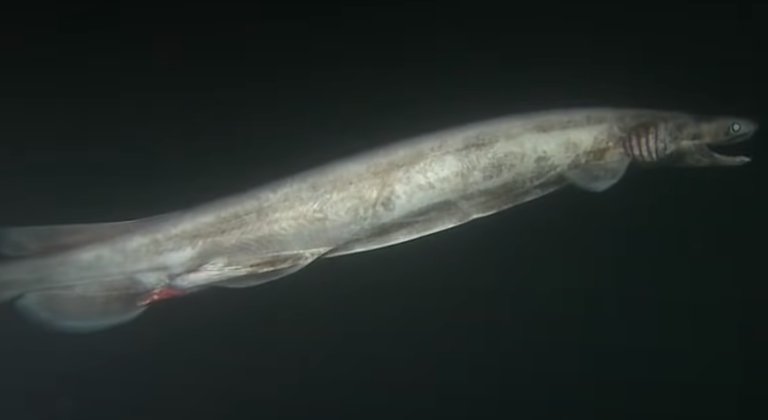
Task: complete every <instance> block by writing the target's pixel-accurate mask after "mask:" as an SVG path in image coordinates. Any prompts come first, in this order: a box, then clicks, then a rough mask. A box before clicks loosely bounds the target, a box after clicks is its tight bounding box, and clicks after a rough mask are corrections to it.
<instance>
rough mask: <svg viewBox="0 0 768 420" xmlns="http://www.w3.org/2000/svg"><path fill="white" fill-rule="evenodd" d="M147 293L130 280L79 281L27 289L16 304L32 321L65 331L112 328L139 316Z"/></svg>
mask: <svg viewBox="0 0 768 420" xmlns="http://www.w3.org/2000/svg"><path fill="white" fill-rule="evenodd" d="M146 293H147V290H146V288H145V287H143V286H142V285H141V284H140V283H138V282H135V281H133V280H123V281H114V282H111V281H110V282H104V283H101V284H98V285H91V284H87V285H79V286H71V287H65V288H57V289H48V290H43V291H38V292H31V293H26V294H24V295H22V296H21V297H19V298H18V299H17V300H16V301H15V304H16V308H17V309H18V310H19V311H20V312H21V314H23V315H24V316H25V317H27V318H28V319H30V320H31V321H33V322H36V323H38V324H42V325H43V326H46V327H48V328H51V329H55V330H60V331H64V332H77V333H87V332H94V331H99V330H104V329H107V328H111V327H114V326H117V325H120V324H123V323H126V322H128V321H130V320H132V319H134V318H136V317H137V316H139V315H140V314H141V313H142V312H143V311H144V310H145V309H146V307H145V306H142V305H140V304H139V302H140V300H141V298H142V297H143V296H144V295H145V294H146Z"/></svg>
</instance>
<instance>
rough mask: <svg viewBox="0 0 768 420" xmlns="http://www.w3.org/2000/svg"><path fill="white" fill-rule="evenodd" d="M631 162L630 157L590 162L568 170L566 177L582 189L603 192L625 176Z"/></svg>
mask: <svg viewBox="0 0 768 420" xmlns="http://www.w3.org/2000/svg"><path fill="white" fill-rule="evenodd" d="M629 162H630V160H629V159H616V160H611V161H604V162H596V163H589V164H587V165H585V166H582V167H579V168H576V169H571V170H570V171H568V172H566V173H565V178H566V179H568V181H569V182H571V183H572V184H574V185H576V186H577V187H579V188H581V189H584V190H587V191H591V192H602V191H605V190H607V189H608V188H610V187H611V186H613V184H615V183H617V182H618V181H619V180H620V179H621V177H622V176H624V173H625V172H626V171H627V167H628V166H629Z"/></svg>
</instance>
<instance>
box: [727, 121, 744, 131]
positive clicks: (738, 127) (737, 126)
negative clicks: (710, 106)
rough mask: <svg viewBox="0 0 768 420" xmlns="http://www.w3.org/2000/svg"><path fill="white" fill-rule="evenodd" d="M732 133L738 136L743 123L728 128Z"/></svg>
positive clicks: (733, 123) (736, 123) (735, 123)
mask: <svg viewBox="0 0 768 420" xmlns="http://www.w3.org/2000/svg"><path fill="white" fill-rule="evenodd" d="M728 129H729V130H730V132H731V134H737V133H738V132H739V131H741V123H739V122H736V121H734V122H732V123H731V126H730V127H729V128H728Z"/></svg>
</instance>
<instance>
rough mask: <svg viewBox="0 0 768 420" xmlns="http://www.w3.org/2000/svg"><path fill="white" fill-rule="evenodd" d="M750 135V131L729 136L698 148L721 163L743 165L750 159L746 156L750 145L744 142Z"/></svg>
mask: <svg viewBox="0 0 768 420" xmlns="http://www.w3.org/2000/svg"><path fill="white" fill-rule="evenodd" d="M750 137H752V133H744V134H741V135H738V136H734V137H730V138H728V139H725V140H723V141H719V142H716V143H710V144H707V145H706V146H704V147H702V148H701V149H700V152H703V153H706V154H708V155H709V157H710V158H711V159H714V160H715V161H716V162H717V163H719V164H721V165H743V164H745V163H747V162H749V161H750V160H751V159H750V158H749V157H748V156H746V155H747V154H748V152H749V151H750V150H751V147H750V145H749V143H747V142H745V140H747V139H749V138H750Z"/></svg>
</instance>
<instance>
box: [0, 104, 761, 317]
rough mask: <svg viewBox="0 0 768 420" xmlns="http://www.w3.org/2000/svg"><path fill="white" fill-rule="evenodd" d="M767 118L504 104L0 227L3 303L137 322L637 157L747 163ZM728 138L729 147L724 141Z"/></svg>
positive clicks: (604, 184)
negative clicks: (262, 176) (92, 213)
mask: <svg viewBox="0 0 768 420" xmlns="http://www.w3.org/2000/svg"><path fill="white" fill-rule="evenodd" d="M757 128H758V125H757V123H755V122H754V121H751V120H749V119H746V118H740V117H731V116H709V115H693V114H688V113H683V112H671V111H658V110H645V109H613V108H589V109H565V110H553V111H543V112H532V113H526V114H518V115H512V116H507V117H502V118H496V119H492V120H487V121H481V122H478V123H472V124H468V125H464V126H459V127H455V128H450V129H446V130H442V131H438V132H434V133H428V134H425V135H421V136H418V137H415V138H411V139H406V140H401V141H397V142H392V143H389V144H386V145H384V146H383V147H379V148H376V149H373V150H370V151H367V152H363V153H359V154H357V155H353V156H349V157H346V158H342V159H340V160H337V161H334V162H330V163H327V164H324V165H322V166H320V167H317V168H314V169H310V170H307V171H305V172H302V173H298V174H296V175H293V176H290V177H287V178H284V179H281V180H277V181H273V182H270V183H266V184H264V185H261V186H258V187H256V188H254V189H252V190H249V191H245V192H242V193H240V194H237V195H234V196H229V197H223V198H220V199H218V200H215V201H213V202H209V203H202V204H200V205H198V206H196V207H193V208H189V209H182V210H178V211H173V212H171V213H168V214H161V215H157V216H152V217H147V218H143V219H138V220H129V221H118V222H113V223H91V224H74V225H49V226H27V227H8V228H4V229H2V230H0V253H2V254H3V255H4V256H5V257H6V258H4V259H3V260H2V264H0V301H8V302H12V303H13V304H14V305H15V306H16V308H18V309H19V310H20V312H21V313H22V314H24V315H26V316H28V317H29V318H30V319H32V320H34V321H37V322H38V323H40V324H42V325H44V326H48V327H50V328H54V329H58V330H63V331H68V332H90V331H98V330H103V329H106V328H109V327H113V326H116V325H119V324H122V323H125V322H128V321H130V320H132V319H134V318H135V317H137V316H138V315H139V314H141V313H142V312H143V311H145V310H146V309H147V308H148V307H149V306H151V305H153V304H155V303H156V302H159V301H162V300H164V299H169V298H174V297H178V296H182V295H185V294H188V293H191V292H195V291H200V290H203V289H206V288H209V287H214V286H221V287H230V288H240V287H249V286H256V285H259V284H263V283H266V282H269V281H272V280H275V279H278V278H281V277H283V276H287V275H289V274H291V273H294V272H296V271H297V270H300V269H302V268H304V267H306V266H307V265H308V264H310V263H312V262H313V261H315V260H317V259H320V258H329V257H339V256H344V255H348V254H353V253H358V252H363V251H369V250H374V249H378V248H382V247H387V246H391V245H395V244H399V243H403V242H405V241H410V240H414V239H416V238H420V237H423V236H425V235H429V234H433V233H435V232H439V231H442V230H445V229H449V228H451V227H454V226H457V225H461V224H464V223H467V222H469V221H471V220H474V219H477V218H480V217H484V216H487V215H490V214H493V213H497V212H499V211H502V210H504V209H508V208H510V207H513V206H516V205H519V204H522V203H525V202H528V201H531V200H534V199H536V198H538V197H541V196H543V195H545V194H549V193H551V192H553V191H556V190H558V189H560V188H562V187H565V186H567V185H574V186H576V187H579V188H582V189H585V190H588V191H592V192H600V191H604V190H606V189H607V188H609V187H611V186H612V185H614V184H615V183H616V182H617V181H619V180H620V179H621V178H622V176H623V175H624V174H625V172H626V171H627V168H628V167H629V166H630V164H632V163H633V162H635V164H638V165H652V164H668V165H678V166H697V167H710V166H738V165H742V164H745V163H747V162H748V161H749V158H747V157H744V156H729V155H722V154H719V153H717V152H716V151H715V150H714V149H716V148H717V146H721V145H730V144H733V143H738V142H741V141H743V140H745V139H747V138H749V137H750V136H752V135H753V134H754V133H755V131H756V130H757ZM717 149H718V150H719V148H717Z"/></svg>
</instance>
